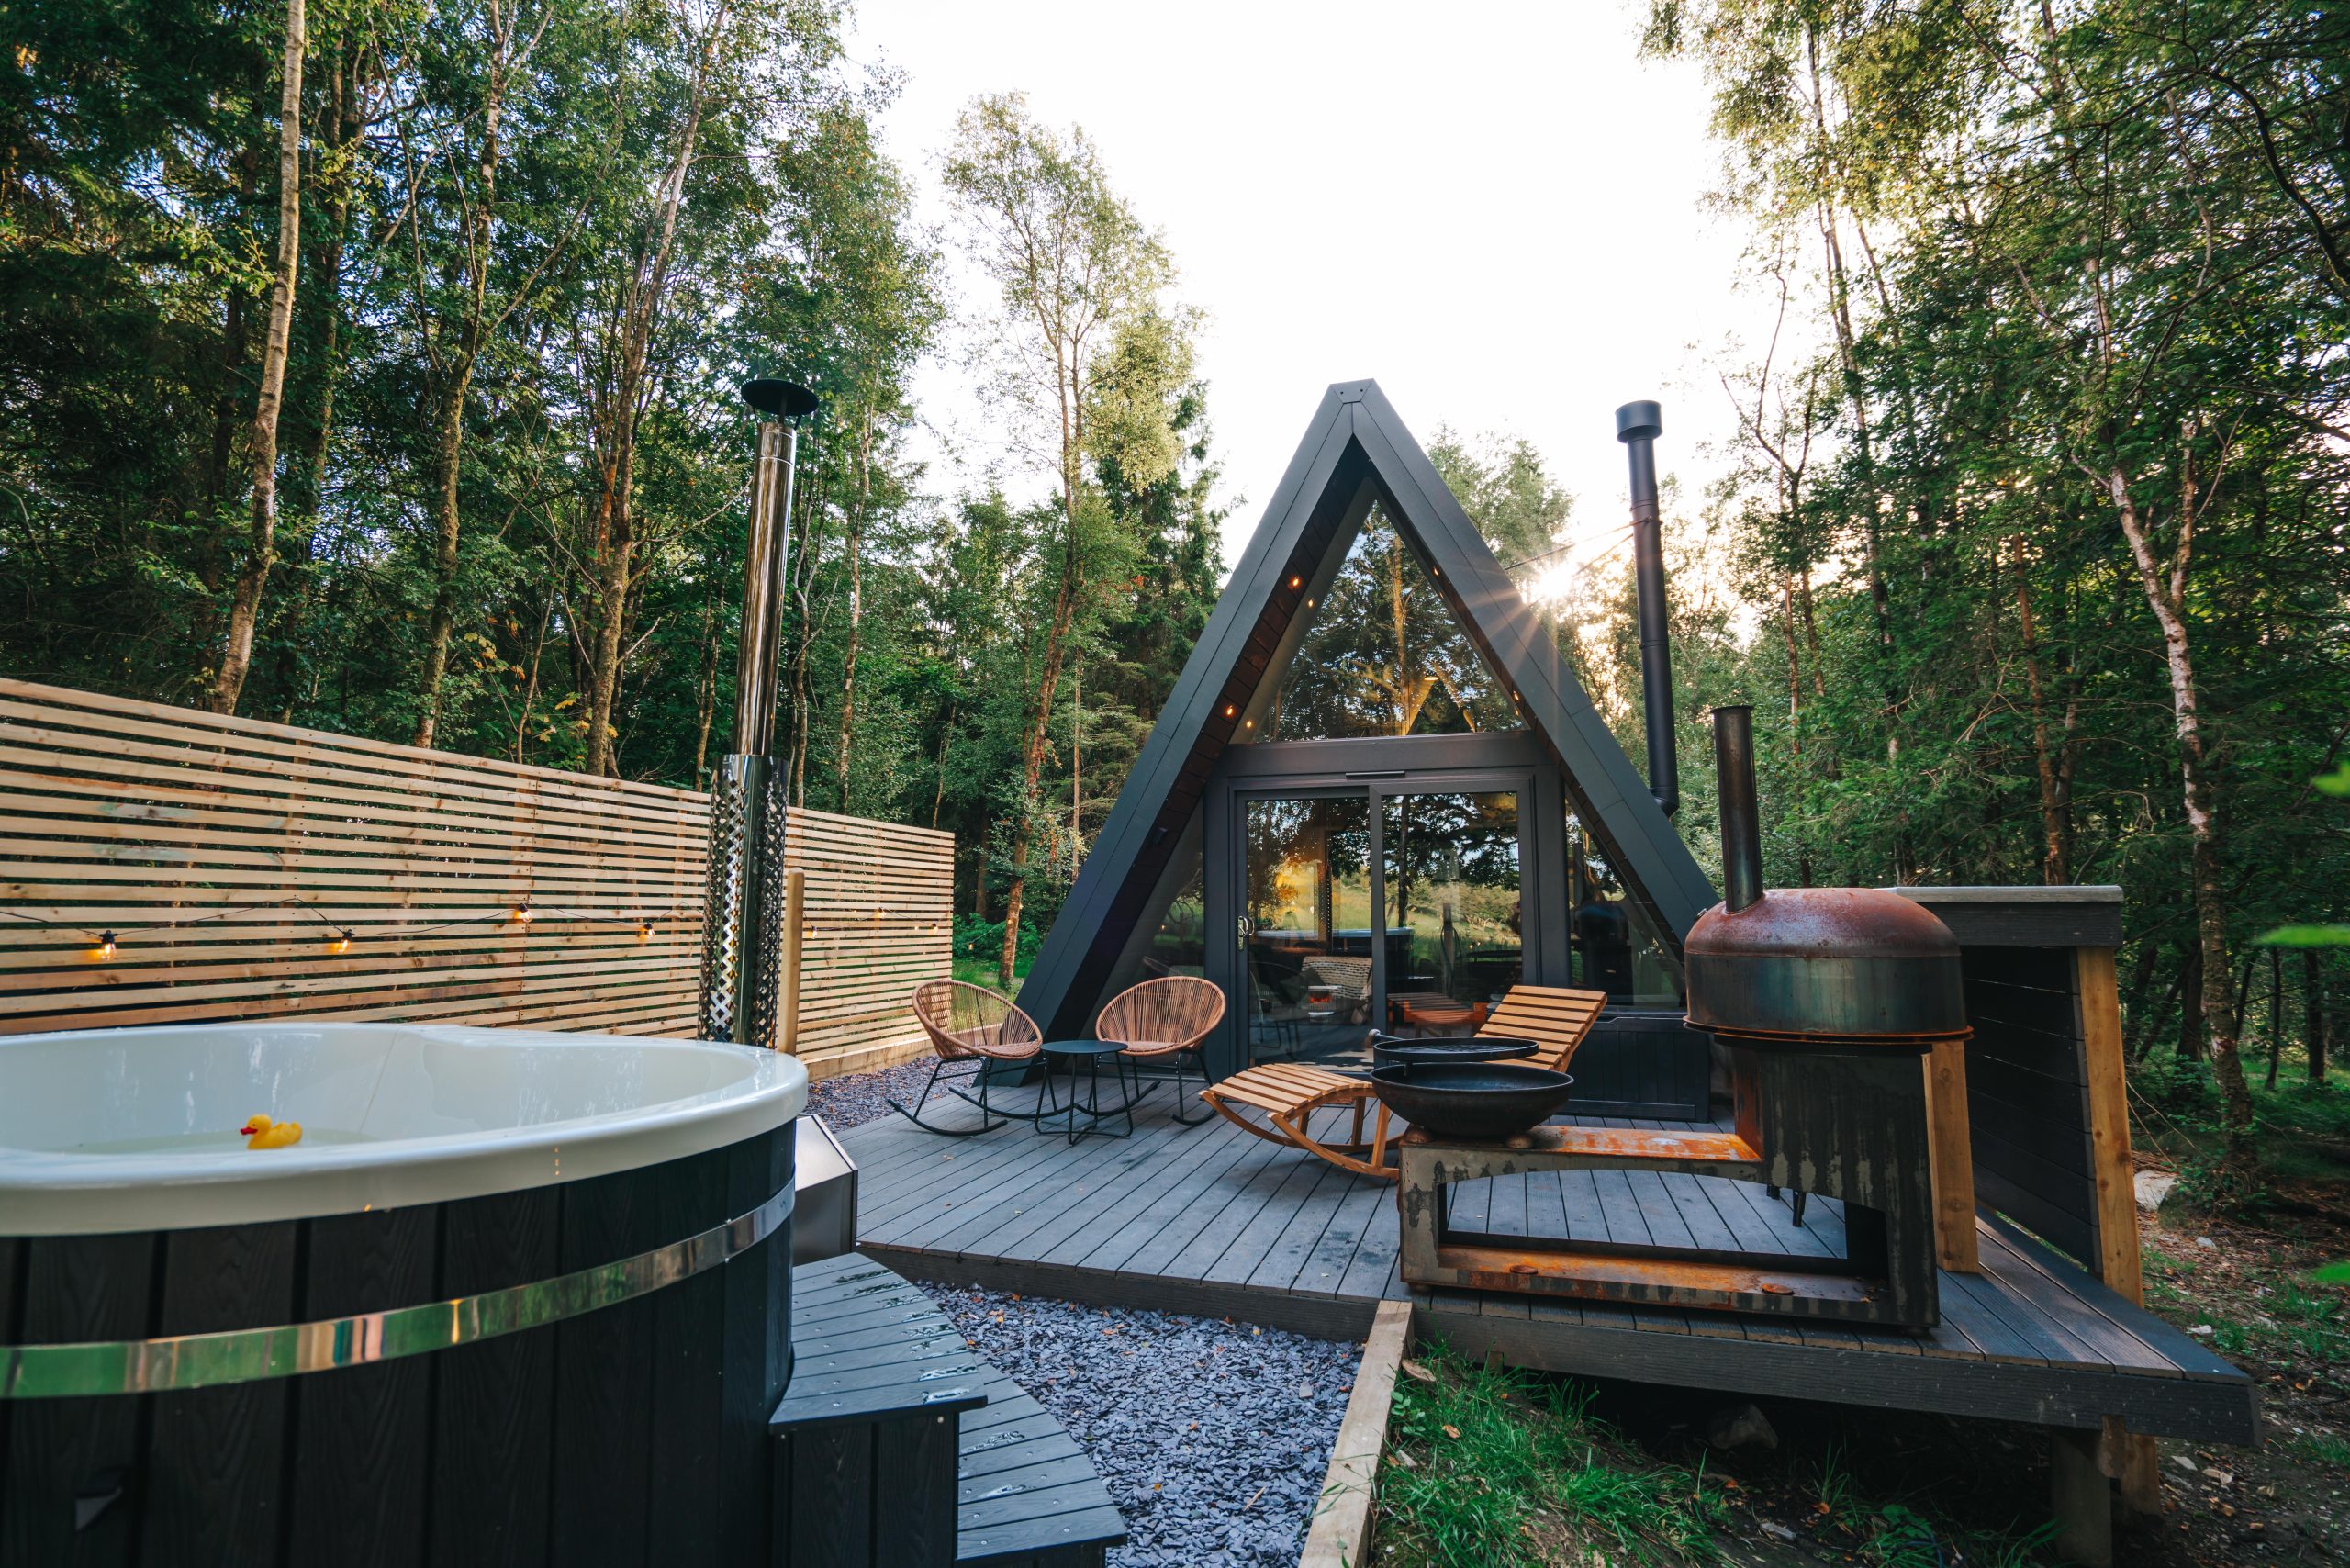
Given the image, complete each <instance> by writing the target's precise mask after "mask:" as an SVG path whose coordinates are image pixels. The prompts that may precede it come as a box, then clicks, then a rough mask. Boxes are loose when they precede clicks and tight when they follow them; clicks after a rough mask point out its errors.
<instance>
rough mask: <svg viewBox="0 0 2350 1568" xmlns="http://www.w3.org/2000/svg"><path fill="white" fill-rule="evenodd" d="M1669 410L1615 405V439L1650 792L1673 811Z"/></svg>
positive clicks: (1677, 767) (1676, 766) (1676, 799)
mask: <svg viewBox="0 0 2350 1568" xmlns="http://www.w3.org/2000/svg"><path fill="white" fill-rule="evenodd" d="M1663 433H1664V410H1663V409H1661V408H1659V407H1658V406H1657V405H1656V404H1655V403H1653V402H1651V401H1648V400H1646V399H1642V400H1641V401H1639V402H1637V403H1627V404H1625V405H1624V406H1623V407H1622V408H1620V409H1617V410H1616V439H1617V441H1620V442H1623V443H1624V451H1625V455H1626V456H1627V457H1628V458H1629V459H1630V461H1631V465H1632V585H1633V588H1634V590H1635V592H1636V594H1637V596H1638V600H1639V622H1640V691H1641V694H1642V696H1643V697H1644V698H1645V699H1646V706H1647V709H1648V730H1649V793H1650V794H1651V795H1653V796H1655V797H1656V803H1657V807H1658V809H1659V810H1661V811H1662V812H1664V814H1665V815H1666V816H1671V815H1672V814H1673V812H1677V811H1679V810H1680V809H1681V760H1680V756H1679V754H1678V753H1677V752H1676V750H1675V749H1674V746H1673V643H1672V639H1671V638H1670V637H1669V636H1668V635H1667V634H1666V631H1665V610H1664V530H1663V523H1662V515H1663V514H1662V510H1661V509H1660V508H1659V507H1658V505H1657V498H1656V438H1657V437H1658V436H1660V435H1662V434H1663Z"/></svg>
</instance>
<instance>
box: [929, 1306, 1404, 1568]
mask: <svg viewBox="0 0 2350 1568" xmlns="http://www.w3.org/2000/svg"><path fill="white" fill-rule="evenodd" d="M928 1288H929V1290H930V1292H931V1294H933V1295H934V1296H935V1297H936V1298H937V1300H938V1304H939V1305H941V1306H943V1307H944V1308H946V1312H947V1315H948V1316H951V1317H952V1318H954V1320H955V1326H956V1327H957V1328H959V1329H960V1330H961V1331H962V1332H963V1334H964V1335H965V1337H966V1338H968V1339H969V1340H970V1342H971V1343H972V1344H974V1345H975V1346H977V1347H978V1348H979V1350H982V1351H984V1352H985V1353H986V1355H987V1357H988V1359H989V1360H990V1361H993V1362H995V1364H996V1365H997V1366H999V1367H1001V1368H1002V1369H1003V1371H1005V1372H1008V1373H1010V1374H1011V1376H1012V1378H1013V1381H1015V1382H1016V1383H1019V1384H1020V1386H1021V1387H1023V1388H1024V1389H1026V1390H1027V1391H1028V1392H1029V1393H1030V1394H1034V1395H1035V1398H1036V1401H1037V1403H1039V1404H1041V1405H1043V1406H1045V1407H1046V1409H1048V1410H1050V1411H1051V1412H1052V1413H1053V1414H1054V1415H1055V1416H1056V1417H1058V1418H1059V1419H1060V1420H1061V1422H1062V1423H1063V1424H1064V1425H1066V1426H1067V1427H1068V1428H1069V1431H1070V1433H1071V1434H1072V1435H1073V1436H1075V1437H1076V1439H1077V1440H1078V1441H1079V1442H1080V1443H1082V1444H1084V1445H1085V1448H1086V1450H1087V1452H1088V1453H1090V1454H1091V1456H1092V1459H1093V1466H1094V1468H1095V1469H1096V1470H1097V1471H1099V1472H1100V1473H1101V1475H1102V1481H1103V1482H1104V1483H1105V1484H1107V1485H1108V1486H1109V1488H1110V1495H1111V1498H1112V1500H1113V1501H1114V1502H1115V1503H1116V1504H1117V1505H1118V1511H1119V1512H1120V1513H1122V1514H1124V1515H1125V1519H1126V1529H1127V1530H1128V1531H1129V1533H1130V1534H1131V1537H1132V1539H1131V1540H1128V1541H1127V1543H1126V1544H1125V1546H1122V1547H1118V1548H1115V1549H1113V1551H1111V1553H1110V1561H1111V1562H1112V1563H1113V1564H1117V1565H1119V1568H1192V1564H1210V1563H1213V1564H1234V1565H1240V1564H1246V1565H1248V1568H1259V1565H1261V1568H1275V1565H1277V1564H1278V1565H1281V1568H1287V1565H1288V1564H1292V1563H1294V1562H1296V1561H1297V1554H1298V1552H1299V1551H1300V1550H1301V1549H1302V1548H1303V1547H1304V1542H1305V1530H1306V1527H1307V1525H1308V1524H1309V1523H1310V1522H1311V1521H1312V1519H1313V1518H1314V1509H1315V1504H1316V1503H1317V1502H1318V1501H1319V1499H1320V1496H1321V1492H1322V1478H1323V1473H1324V1472H1325V1471H1326V1470H1327V1469H1328V1468H1329V1463H1330V1447H1331V1445H1332V1444H1333V1443H1335V1442H1336V1441H1337V1437H1338V1421H1339V1418H1340V1417H1342V1416H1343V1415H1344V1414H1345V1413H1346V1408H1347V1395H1348V1393H1349V1392H1350V1391H1351V1390H1352V1388H1353V1385H1354V1375H1355V1366H1356V1363H1357V1362H1358V1361H1360V1360H1361V1356H1362V1347H1360V1345H1352V1344H1329V1343H1326V1342H1325V1341H1323V1340H1319V1339H1308V1338H1303V1337H1302V1336H1299V1335H1295V1334H1284V1333H1281V1332H1279V1331H1278V1330H1275V1329H1270V1328H1254V1327H1249V1326H1248V1325H1247V1324H1245V1323H1233V1322H1229V1321H1219V1320H1217V1319H1214V1318H1207V1317H1179V1316H1175V1315H1173V1314H1171V1313H1163V1312H1125V1311H1117V1310H1112V1309H1107V1308H1102V1307H1098V1306H1079V1305H1074V1304H1073V1303H1069V1302H1061V1301H1041V1300H1038V1299H1036V1298H1035V1297H1033V1296H1031V1297H1021V1296H1016V1295H1002V1294H996V1293H994V1292H991V1291H961V1290H956V1289H953V1288H951V1287H948V1286H943V1285H934V1286H930V1287H928Z"/></svg>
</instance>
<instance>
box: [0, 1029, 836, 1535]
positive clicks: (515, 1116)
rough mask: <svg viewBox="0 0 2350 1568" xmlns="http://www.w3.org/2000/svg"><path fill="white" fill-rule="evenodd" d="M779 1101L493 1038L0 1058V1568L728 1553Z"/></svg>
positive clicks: (738, 1495)
mask: <svg viewBox="0 0 2350 1568" xmlns="http://www.w3.org/2000/svg"><path fill="white" fill-rule="evenodd" d="M807 1083H808V1081H807V1073H806V1070H804V1069H803V1068H802V1067H801V1066H800V1063H798V1062H797V1061H795V1060H793V1059H792V1058H789V1057H783V1056H778V1055H776V1054H774V1053H771V1052H767V1051H759V1050H752V1049H746V1048H744V1047H736V1046H729V1045H719V1044H713V1043H711V1042H707V1041H697V1040H666V1039H630V1038H623V1037H619V1036H583V1035H552V1034H535V1033H527V1032H523V1031H519V1030H503V1029H470V1028H435V1027H421V1026H408V1025H359V1024H327V1025H300V1024H265V1025H191V1026H184V1027H175V1028H137V1029H115V1030H91V1031H84V1032H78V1033H72V1034H56V1035H33V1036H19V1037H17V1038H14V1039H0V1565H5V1568H16V1565H17V1564H20V1563H21V1564H28V1565H30V1564H41V1565H44V1568H45V1565H47V1564H50V1563H56V1562H124V1563H129V1562H162V1561H188V1562H235V1563H239V1564H262V1565H267V1564H285V1565H287V1568H296V1565H307V1564H311V1563H322V1564H327V1563H330V1564H335V1565H338V1568H341V1565H346V1564H361V1563H370V1562H386V1563H392V1562H412V1563H459V1562H514V1563H550V1564H553V1563H564V1564H570V1563H606V1562H615V1563H617V1562H705V1561H706V1562H717V1561H722V1560H724V1561H733V1562H755V1561H763V1560H764V1558H765V1555H766V1551H767V1539H768V1536H769V1533H770V1529H771V1526H770V1521H769V1518H768V1504H769V1495H768V1494H769V1490H770V1480H769V1478H770V1475H771V1473H772V1470H773V1466H772V1463H771V1454H770V1444H769V1441H768V1439H767V1416H768V1413H769V1412H770V1411H771V1410H773V1408H774V1407H775V1404H776V1402H777V1400H778V1398H780V1397H781V1395H782V1394H783V1391H784V1387H785V1385H786V1383H788V1382H789V1377H790V1344H791V1333H790V1294H791V1293H790V1257H791V1238H790V1215H791V1201H792V1170H791V1154H792V1133H793V1127H792V1125H791V1124H792V1119H793V1118H794V1117H795V1116H796V1115H797V1114H799V1112H800V1107H801V1106H802V1105H803V1104H804V1103H805V1102H806V1099H807V1092H808V1089H807ZM257 1113H258V1114H266V1115H268V1116H270V1117H273V1118H274V1120H275V1121H277V1122H279V1123H284V1122H287V1121H297V1122H299V1123H300V1124H301V1125H302V1128H303V1136H302V1137H301V1139H300V1141H299V1142H297V1143H294V1144H292V1145H290V1146H289V1147H285V1148H248V1147H247V1146H246V1145H247V1140H246V1138H245V1137H241V1136H240V1135H239V1132H238V1129H239V1128H240V1127H242V1126H249V1125H252V1118H253V1117H254V1115H255V1114H257Z"/></svg>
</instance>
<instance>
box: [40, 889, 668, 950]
mask: <svg viewBox="0 0 2350 1568" xmlns="http://www.w3.org/2000/svg"><path fill="white" fill-rule="evenodd" d="M288 907H291V908H295V909H298V910H299V911H300V913H303V914H307V915H308V916H309V917H310V918H311V919H313V920H316V921H317V922H318V923H319V924H320V925H321V926H324V927H325V928H326V933H327V935H326V936H325V937H324V939H323V940H324V942H325V944H326V948H327V951H329V952H330V953H333V954H337V955H341V954H343V953H348V952H350V951H351V949H352V947H353V945H354V944H357V943H360V942H398V941H404V940H408V939H410V938H413V937H418V936H428V935H432V934H433V933H435V932H440V931H451V930H454V929H456V928H458V927H459V926H468V925H471V926H478V925H480V924H484V923H485V922H489V923H494V924H501V925H504V924H520V925H528V924H531V923H532V921H534V920H536V919H538V918H540V917H541V916H544V917H546V918H547V919H550V920H576V921H584V922H587V923H589V924H601V925H618V926H622V927H627V926H634V927H635V928H636V935H637V940H638V941H640V942H650V941H651V940H652V939H653V934H654V924H655V923H654V919H653V918H652V917H650V916H646V915H641V914H639V915H626V914H619V913H613V912H610V911H599V910H576V909H547V910H543V909H537V908H534V907H532V905H531V904H530V903H528V902H519V903H515V904H512V905H509V906H505V907H501V908H498V909H493V910H489V911H487V912H486V913H480V914H473V915H467V916H464V918H462V919H458V920H443V921H437V922H434V923H433V924H429V925H394V926H387V927H385V928H383V929H380V930H371V931H364V932H363V931H359V930H356V929H354V928H353V927H350V926H340V925H337V924H335V923H334V922H333V921H331V920H329V919H328V918H327V917H326V915H325V914H324V913H322V912H321V911H319V909H318V908H317V907H316V906H315V905H313V904H310V903H308V902H306V901H305V900H302V899H299V898H288V899H272V900H269V901H267V902H263V903H252V904H239V905H237V906H235V907H233V908H229V909H216V910H213V911H211V912H210V913H206V914H195V915H186V916H184V917H182V918H180V919H178V920H158V921H152V922H146V923H142V924H140V927H139V929H138V930H136V931H133V932H132V933H130V935H129V938H128V939H129V940H130V941H133V942H136V941H138V940H139V939H140V938H141V937H145V936H150V935H160V934H162V933H164V932H170V931H177V930H181V929H184V928H186V927H190V926H196V925H205V924H211V923H213V922H215V921H220V920H229V919H233V918H234V917H236V916H238V915H241V914H250V913H252V912H254V911H255V910H265V909H285V908H288ZM0 918H6V919H8V920H17V921H22V922H24V923H25V924H28V925H37V926H39V927H40V928H41V929H42V930H44V931H62V932H75V931H79V932H82V933H84V934H85V935H88V936H89V937H90V939H91V945H90V946H89V948H88V949H87V957H88V958H89V959H90V961H91V962H93V963H104V962H105V961H106V960H107V959H109V958H115V957H117V955H118V954H119V953H120V951H121V946H122V943H123V942H124V940H126V938H125V937H124V936H123V935H121V934H120V933H118V932H117V931H115V930H114V929H113V928H112V927H108V928H106V929H105V930H103V931H101V930H96V929H94V928H93V927H90V926H86V925H83V926H77V925H74V924H72V923H71V922H66V921H56V920H44V919H42V918H41V917H40V916H39V915H34V914H27V913H24V912H23V911H21V910H14V909H6V908H0Z"/></svg>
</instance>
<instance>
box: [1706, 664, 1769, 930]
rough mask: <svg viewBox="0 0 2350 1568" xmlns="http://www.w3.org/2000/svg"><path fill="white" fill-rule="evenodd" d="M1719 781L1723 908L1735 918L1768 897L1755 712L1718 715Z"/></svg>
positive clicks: (1737, 710) (1716, 764) (1716, 753)
mask: <svg viewBox="0 0 2350 1568" xmlns="http://www.w3.org/2000/svg"><path fill="white" fill-rule="evenodd" d="M1714 776H1715V778H1717V779H1718V781H1719V782H1720V786H1721V802H1722V902H1723V903H1724V904H1725V905H1727V906H1728V907H1729V912H1730V913H1732V914H1735V913H1738V912H1739V911H1740V910H1741V909H1751V908H1752V907H1753V906H1754V905H1755V904H1756V903H1757V902H1761V900H1762V821H1761V816H1760V812H1758V811H1757V809H1756V807H1755V803H1754V710H1753V709H1751V708H1746V707H1733V708H1717V709H1715V710H1714Z"/></svg>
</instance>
